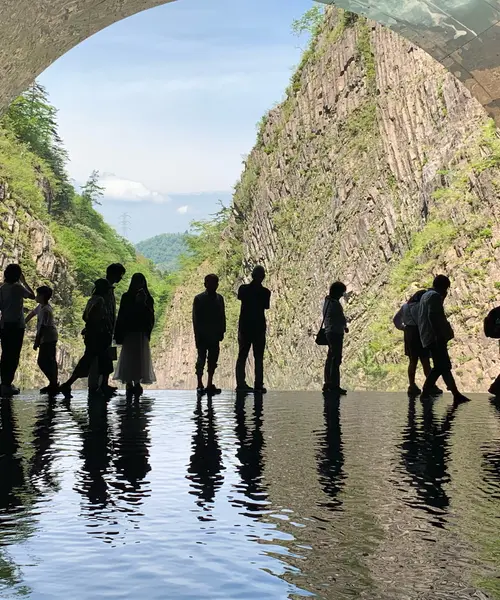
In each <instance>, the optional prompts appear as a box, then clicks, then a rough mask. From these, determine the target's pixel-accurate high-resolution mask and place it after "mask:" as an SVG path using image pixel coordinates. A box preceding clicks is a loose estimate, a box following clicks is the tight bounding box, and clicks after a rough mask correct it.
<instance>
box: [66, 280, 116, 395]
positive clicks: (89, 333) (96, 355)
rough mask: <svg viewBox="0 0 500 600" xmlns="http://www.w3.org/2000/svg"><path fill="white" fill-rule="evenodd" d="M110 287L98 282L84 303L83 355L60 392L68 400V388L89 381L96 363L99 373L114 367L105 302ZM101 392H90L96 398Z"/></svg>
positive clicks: (104, 282) (103, 282)
mask: <svg viewBox="0 0 500 600" xmlns="http://www.w3.org/2000/svg"><path fill="white" fill-rule="evenodd" d="M110 287H111V284H110V283H109V281H108V280H107V279H98V280H97V281H96V282H95V284H94V289H93V291H92V296H91V297H90V298H89V301H88V302H87V306H86V307H85V311H84V313H83V320H84V321H85V329H84V330H83V336H84V342H85V352H84V354H83V356H82V358H81V359H80V360H79V361H78V364H77V365H76V367H75V370H74V371H73V374H72V375H71V377H70V378H69V379H68V381H66V382H65V383H63V384H62V385H61V387H60V388H59V391H60V392H61V393H62V394H64V395H65V396H66V397H68V398H70V397H71V386H72V385H73V384H74V383H75V381H77V379H80V378H82V377H88V376H89V372H90V369H91V367H92V364H93V363H94V361H97V363H98V370H99V372H101V373H106V372H109V373H111V372H112V370H113V364H112V362H111V359H110V357H109V346H110V334H109V315H108V310H107V307H106V301H107V299H108V298H109V294H110ZM99 391H100V390H99V388H97V389H96V390H89V393H91V394H95V393H98V392H99Z"/></svg>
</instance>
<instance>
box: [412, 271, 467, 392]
mask: <svg viewBox="0 0 500 600" xmlns="http://www.w3.org/2000/svg"><path fill="white" fill-rule="evenodd" d="M450 286H451V282H450V280H449V279H448V277H446V275H438V276H437V277H435V279H434V282H433V284H432V288H431V289H430V290H428V291H427V292H425V294H424V295H423V296H422V298H421V299H420V302H419V310H418V329H419V332H420V339H421V340H422V346H423V347H424V348H428V349H429V351H430V354H431V358H432V362H433V367H432V369H431V371H430V373H429V375H428V376H427V379H426V380H425V383H424V387H423V389H422V399H428V398H432V397H433V396H434V395H435V393H434V389H435V386H436V382H437V380H438V379H439V377H442V378H443V381H444V382H445V383H446V386H447V388H448V389H449V390H450V392H451V393H452V394H453V401H454V402H455V403H460V402H468V401H469V398H467V397H466V396H464V395H463V394H462V393H461V392H460V391H459V390H458V388H457V384H456V383H455V378H454V377H453V374H452V372H451V369H452V365H451V360H450V355H449V353H448V342H450V341H451V340H452V339H453V338H454V336H455V334H454V332H453V329H452V327H451V325H450V323H449V321H448V319H447V318H446V315H445V312H444V306H443V303H444V301H445V299H446V296H447V295H448V290H449V289H450Z"/></svg>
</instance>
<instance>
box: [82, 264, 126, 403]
mask: <svg viewBox="0 0 500 600" xmlns="http://www.w3.org/2000/svg"><path fill="white" fill-rule="evenodd" d="M124 275H125V267H124V266H123V265H122V264H120V263H113V264H111V265H109V266H108V268H107V269H106V279H107V281H108V282H109V288H108V292H107V293H106V295H105V296H104V319H105V323H106V326H105V332H103V334H104V335H105V334H107V339H108V340H109V343H108V351H107V352H108V360H107V361H104V360H102V359H101V360H100V361H97V360H94V362H93V364H92V367H91V369H90V373H89V377H88V388H89V392H90V393H92V394H93V393H96V392H98V391H99V390H100V391H101V392H102V393H103V394H105V395H107V396H113V395H114V394H115V392H116V388H115V387H114V386H111V385H109V383H108V381H109V376H110V374H111V373H112V372H113V370H114V367H113V360H116V357H113V355H112V349H113V335H114V331H115V324H116V298H115V288H114V286H115V285H116V284H117V283H120V281H121V280H122V279H123V276H124Z"/></svg>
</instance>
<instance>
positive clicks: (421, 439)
mask: <svg viewBox="0 0 500 600" xmlns="http://www.w3.org/2000/svg"><path fill="white" fill-rule="evenodd" d="M418 403H419V404H421V405H422V417H421V418H419V417H418V416H417V401H416V400H415V399H414V398H411V399H409V404H408V422H407V426H406V428H405V430H404V432H403V440H404V441H403V443H402V444H401V457H402V463H403V465H404V467H405V469H406V471H407V473H408V474H409V475H410V482H411V485H412V487H413V488H414V489H415V492H416V494H417V497H418V500H417V501H416V502H415V501H413V500H411V501H409V502H408V504H409V505H410V506H412V507H413V508H416V509H419V510H423V511H425V512H427V513H428V514H429V515H430V523H431V524H432V525H434V526H436V527H444V526H445V524H446V521H447V518H446V514H447V511H448V507H449V505H450V498H449V495H448V492H447V485H448V484H449V482H450V473H449V470H448V462H449V459H450V436H451V432H452V425H453V421H454V420H455V417H456V414H457V410H458V408H459V406H458V405H455V404H453V405H452V406H450V407H449V408H448V410H447V412H446V415H445V417H444V418H442V419H441V420H439V419H437V418H436V416H435V407H434V402H432V401H426V402H422V403H420V402H418Z"/></svg>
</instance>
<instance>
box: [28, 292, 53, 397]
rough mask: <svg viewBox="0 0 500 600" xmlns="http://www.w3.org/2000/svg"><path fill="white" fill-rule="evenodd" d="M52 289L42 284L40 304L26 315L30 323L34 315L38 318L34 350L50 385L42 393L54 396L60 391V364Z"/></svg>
mask: <svg viewBox="0 0 500 600" xmlns="http://www.w3.org/2000/svg"><path fill="white" fill-rule="evenodd" d="M51 298H52V289H51V288H50V287H48V286H47V285H42V286H41V287H39V288H38V289H37V290H36V301H37V302H38V306H37V307H36V308H35V309H34V310H32V311H31V312H30V314H29V315H28V316H27V317H26V323H29V321H31V319H33V317H36V318H37V323H36V337H35V343H34V345H33V350H38V366H39V367H40V370H41V371H42V373H43V374H44V375H45V377H47V380H48V382H49V385H48V386H46V387H43V388H42V389H41V390H40V393H41V394H49V396H54V395H56V394H57V393H58V391H59V384H58V372H59V368H58V364H57V356H56V347H57V339H58V335H57V328H56V325H55V322H54V311H53V310H52V306H51V305H50V299H51Z"/></svg>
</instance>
